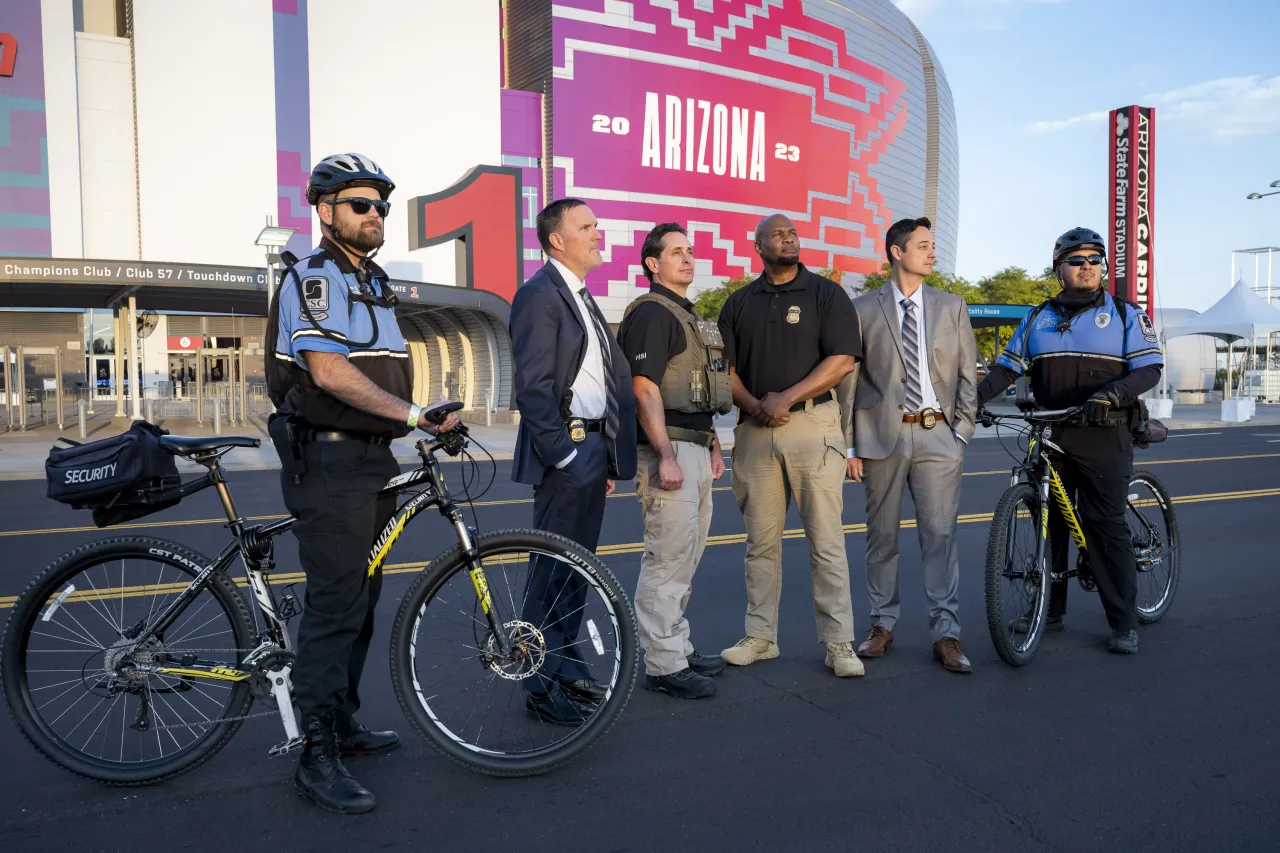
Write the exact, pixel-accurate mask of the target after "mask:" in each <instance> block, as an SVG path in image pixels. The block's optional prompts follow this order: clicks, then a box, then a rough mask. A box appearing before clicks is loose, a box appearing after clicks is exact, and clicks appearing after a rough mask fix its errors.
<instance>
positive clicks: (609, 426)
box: [578, 287, 618, 468]
mask: <svg viewBox="0 0 1280 853" xmlns="http://www.w3.org/2000/svg"><path fill="white" fill-rule="evenodd" d="M578 295H579V296H581V297H582V302H583V304H585V305H586V306H587V313H588V314H590V315H591V323H592V325H593V326H594V327H595V330H596V340H597V341H599V342H600V355H601V356H602V357H603V359H604V390H605V395H604V396H605V404H604V436H605V443H604V444H605V450H606V452H607V453H608V455H609V466H610V468H614V467H615V459H616V455H615V453H614V441H615V440H616V439H617V438H618V385H617V380H616V379H615V378H614V375H613V343H612V340H613V339H612V337H611V336H610V335H609V326H608V325H607V324H606V323H605V321H604V314H602V313H601V312H600V306H598V305H596V301H595V300H594V299H592V298H591V294H590V293H588V292H587V289H586V288H585V287H584V288H582V289H581V290H579V291H578Z"/></svg>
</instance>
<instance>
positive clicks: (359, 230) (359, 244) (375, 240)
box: [335, 219, 383, 252]
mask: <svg viewBox="0 0 1280 853" xmlns="http://www.w3.org/2000/svg"><path fill="white" fill-rule="evenodd" d="M336 225H337V228H336V229H335V230H336V233H337V235H338V239H339V240H341V241H342V242H343V243H346V244H347V245H348V246H350V247H351V248H353V249H355V250H356V251H358V252H372V251H373V250H374V249H376V248H378V247H379V246H381V245H382V242H383V241H382V226H381V225H379V226H378V227H377V228H372V229H367V228H365V227H364V225H365V220H363V219H360V220H358V221H357V222H356V223H355V224H351V223H348V222H339V223H336Z"/></svg>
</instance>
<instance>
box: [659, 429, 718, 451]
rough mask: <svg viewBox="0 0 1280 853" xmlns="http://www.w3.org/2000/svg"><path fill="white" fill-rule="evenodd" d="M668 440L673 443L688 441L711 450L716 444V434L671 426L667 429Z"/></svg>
mask: <svg viewBox="0 0 1280 853" xmlns="http://www.w3.org/2000/svg"><path fill="white" fill-rule="evenodd" d="M667 438H669V439H671V440H672V441H687V442H689V443H690V444H697V445H699V446H701V447H706V448H708V449H710V447H711V445H712V444H714V443H715V440H716V434H715V433H714V432H702V431H701V430H696V429H685V428H684V427H673V426H669V427H667Z"/></svg>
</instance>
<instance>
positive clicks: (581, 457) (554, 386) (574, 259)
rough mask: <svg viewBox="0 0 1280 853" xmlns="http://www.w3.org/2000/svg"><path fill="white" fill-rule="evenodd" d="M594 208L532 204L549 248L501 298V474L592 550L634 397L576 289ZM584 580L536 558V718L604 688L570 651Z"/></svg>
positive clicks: (558, 718) (610, 343) (536, 516)
mask: <svg viewBox="0 0 1280 853" xmlns="http://www.w3.org/2000/svg"><path fill="white" fill-rule="evenodd" d="M596 225H597V223H596V217H595V214H593V213H592V212H591V208H589V207H587V205H586V204H585V203H584V202H582V201H579V200H578V199H572V198H568V199H559V200H557V201H553V202H551V203H550V204H549V205H547V206H546V207H545V208H543V210H542V212H541V213H539V214H538V240H539V242H540V243H541V244H542V250H543V251H544V252H546V254H547V255H548V256H549V257H550V258H551V260H550V261H549V262H548V263H547V264H546V266H544V267H543V268H542V269H540V270H538V272H536V273H535V274H534V275H533V277H532V278H530V279H529V280H528V281H527V282H525V284H524V285H523V286H522V287H520V288H519V289H518V290H517V291H516V296H515V299H514V300H513V301H512V305H511V347H512V356H513V360H514V362H515V383H514V384H515V399H516V408H517V409H518V410H519V411H520V430H519V433H518V434H517V436H516V449H515V458H514V460H513V462H512V479H514V480H515V481H516V482H517V483H528V484H529V485H531V486H533V490H534V491H533V494H534V498H533V524H534V527H536V528H538V529H539V530H546V531H548V532H550V533H557V534H559V535H561V536H565V537H567V538H569V539H572V540H573V541H575V542H578V543H580V544H582V545H585V546H586V547H588V548H590V549H591V550H593V551H594V550H595V549H596V546H597V545H598V544H599V542H600V525H601V522H602V521H603V520H604V504H605V497H606V496H607V495H609V494H610V493H611V492H613V489H614V481H615V480H620V479H621V480H627V479H630V478H632V477H634V476H635V472H636V407H635V398H634V396H633V395H632V391H631V371H630V369H629V368H628V366H627V358H626V356H625V355H624V354H623V352H622V349H621V348H620V347H619V346H618V342H617V341H616V340H615V339H614V337H613V334H612V333H611V332H610V331H609V326H608V324H607V323H606V322H605V319H604V315H603V314H602V313H601V311H600V308H599V306H598V305H596V303H595V300H593V299H592V298H591V294H590V293H588V292H587V288H586V285H585V283H584V280H585V279H586V277H587V273H588V272H590V271H591V270H593V269H595V268H596V267H598V266H600V264H601V262H602V259H601V257H600V232H599V230H598V229H597V227H596ZM586 595H587V587H586V581H585V580H583V579H582V578H581V577H580V576H578V575H577V574H575V573H573V572H572V571H571V570H570V569H569V568H568V567H567V566H564V565H559V564H555V563H553V562H551V561H549V560H546V559H544V558H535V562H534V565H531V566H530V572H529V582H528V585H527V588H526V590H525V600H524V606H523V614H522V616H521V618H522V619H524V620H525V621H527V622H529V623H531V624H533V625H535V626H537V627H538V628H539V630H541V631H542V633H543V637H544V639H545V641H546V649H547V655H546V658H545V663H544V665H543V667H542V669H541V670H540V671H539V672H538V673H537V674H536V675H535V676H534V677H532V678H528V679H525V683H524V686H525V689H526V691H527V697H526V701H525V707H526V708H527V710H528V711H529V713H530V714H532V715H533V716H534V717H536V718H537V719H539V720H542V721H544V722H549V723H556V724H560V725H567V726H576V725H580V724H581V723H583V722H585V721H586V720H587V719H588V718H589V717H590V716H591V714H592V712H593V710H594V706H595V705H596V704H598V703H599V702H600V701H601V700H602V699H603V698H604V695H605V688H604V687H602V686H601V685H600V684H599V683H597V682H596V681H595V679H593V678H592V677H591V673H590V671H589V670H588V669H587V667H586V664H585V663H584V662H583V660H582V656H581V655H580V654H579V651H578V649H579V646H578V644H577V640H578V629H579V628H580V626H581V625H582V609H583V605H584V603H585V601H586Z"/></svg>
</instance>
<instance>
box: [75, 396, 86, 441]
mask: <svg viewBox="0 0 1280 853" xmlns="http://www.w3.org/2000/svg"><path fill="white" fill-rule="evenodd" d="M88 405H89V404H88V403H86V402H85V401H84V398H83V397H81V398H80V399H79V400H76V415H77V417H78V418H79V420H80V440H81V441H84V440H85V439H86V438H88V437H89V427H88V425H87V424H86V423H85V421H86V420H87V418H86V417H85V412H86V410H87V409H88Z"/></svg>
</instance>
